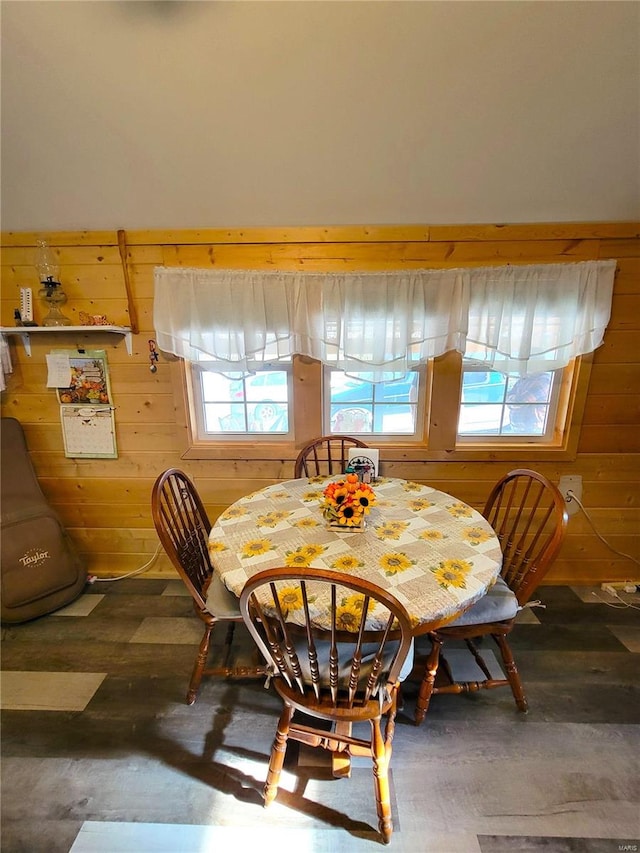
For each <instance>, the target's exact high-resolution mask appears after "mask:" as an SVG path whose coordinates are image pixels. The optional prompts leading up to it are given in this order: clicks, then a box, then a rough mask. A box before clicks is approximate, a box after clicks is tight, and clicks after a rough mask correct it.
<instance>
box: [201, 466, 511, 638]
mask: <svg viewBox="0 0 640 853" xmlns="http://www.w3.org/2000/svg"><path fill="white" fill-rule="evenodd" d="M336 479H339V478H337V477H328V478H317V477H316V478H312V479H300V480H289V481H287V482H283V483H278V484H276V485H273V486H268V487H266V488H264V489H261V490H260V491H258V492H254V493H253V494H250V495H247V496H246V497H244V498H241V499H240V500H239V501H237V502H236V503H234V504H233V505H232V506H230V507H229V508H228V509H227V510H225V512H223V513H222V515H220V517H219V518H218V519H217V521H216V522H215V524H214V525H213V527H212V529H211V534H210V537H209V553H210V556H211V560H212V563H213V566H214V569H215V571H216V572H217V573H218V574H219V575H220V577H221V578H222V580H223V582H224V584H225V586H226V587H227V588H228V589H229V590H231V592H233V593H235V594H236V595H238V596H239V595H240V593H241V591H242V588H243V586H244V584H245V583H246V581H247V580H248V579H249V578H250V577H252V575H254V574H256V573H257V572H260V571H262V570H264V569H268V568H274V567H277V566H294V567H305V566H316V567H323V568H327V569H333V570H334V571H342V572H345V574H349V575H352V576H357V577H361V578H365V579H366V580H369V581H371V582H372V583H374V584H377V585H378V586H380V587H382V588H384V589H387V590H390V591H391V592H392V593H393V595H394V596H395V597H396V598H397V599H398V600H399V601H400V602H402V604H404V606H405V607H406V608H407V610H408V611H409V614H410V615H411V619H412V623H413V625H414V628H415V631H416V633H420V632H421V631H426V630H429V629H431V628H433V627H435V626H436V625H438V624H442V623H444V622H447V621H450V620H451V619H454V618H455V617H456V616H457V614H459V613H460V612H461V611H462V610H464V609H466V608H467V607H469V606H470V605H471V604H473V603H474V602H475V601H477V600H478V599H479V598H481V597H482V596H483V595H484V594H485V592H486V590H487V589H488V588H489V587H490V586H491V585H492V584H493V583H494V581H495V579H496V577H497V575H498V573H499V571H500V566H501V562H502V554H501V551H500V545H499V543H498V540H497V537H496V535H495V533H494V531H493V529H492V528H491V526H490V525H489V524H488V522H487V521H485V519H484V518H483V517H482V516H481V515H480V513H479V512H477V511H476V510H474V509H473V508H472V507H470V506H468V505H467V504H465V503H462V502H461V501H459V500H457V499H456V498H455V497H452V496H451V495H448V494H446V493H445V492H440V491H437V490H436V489H433V488H431V487H429V486H425V485H422V484H420V483H413V482H410V481H407V480H398V479H390V478H380V479H378V480H377V481H376V482H375V483H374V484H373V488H374V491H375V494H376V504H375V506H373V507H372V509H371V512H370V513H369V515H368V516H367V517H366V528H365V530H364V531H363V532H350V531H349V530H348V528H347V529H345V530H342V529H340V530H336V529H335V528H330V527H328V526H327V522H326V521H325V519H324V517H323V514H322V505H321V502H322V492H323V489H324V487H325V486H326V485H327V484H328V483H329V482H331V480H336ZM321 610H322V608H321V607H320V606H319V607H318V622H319V624H321V625H322V613H321ZM323 627H327V626H323Z"/></svg>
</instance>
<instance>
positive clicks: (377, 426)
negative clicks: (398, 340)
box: [324, 368, 424, 437]
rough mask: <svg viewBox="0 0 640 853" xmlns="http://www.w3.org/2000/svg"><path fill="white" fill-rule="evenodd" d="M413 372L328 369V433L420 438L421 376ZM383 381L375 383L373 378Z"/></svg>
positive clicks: (326, 369) (416, 371)
mask: <svg viewBox="0 0 640 853" xmlns="http://www.w3.org/2000/svg"><path fill="white" fill-rule="evenodd" d="M423 373H424V371H418V370H411V371H408V372H407V373H406V374H404V375H403V376H401V377H397V375H396V374H393V373H382V374H380V375H379V376H375V377H374V375H373V374H372V373H366V372H365V373H349V374H346V373H345V372H344V371H342V370H335V369H332V368H325V389H326V392H327V393H326V394H325V404H324V423H325V432H327V433H339V434H344V433H348V434H349V435H375V436H376V437H383V436H393V435H400V436H407V437H408V436H416V435H417V434H418V433H419V421H418V411H419V409H418V399H419V396H420V395H419V391H420V376H421V374H423ZM374 378H375V379H377V380H381V381H377V382H373V381H372V380H373V379H374Z"/></svg>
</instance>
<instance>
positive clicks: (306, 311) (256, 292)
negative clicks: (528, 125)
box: [154, 260, 616, 375]
mask: <svg viewBox="0 0 640 853" xmlns="http://www.w3.org/2000/svg"><path fill="white" fill-rule="evenodd" d="M615 268H616V261H614V260H607V261H583V262H579V263H569V264H536V265H527V266H502V267H478V268H468V269H467V268H463V269H433V270H425V269H422V270H393V271H388V272H344V273H315V272H314V273H307V272H282V271H270V270H267V271H254V270H249V271H247V270H216V269H214V270H205V269H191V268H180V267H157V268H156V269H155V299H154V325H155V330H156V342H157V344H158V346H159V347H160V348H161V349H162V350H164V351H165V352H169V353H173V354H175V355H177V356H180V357H181V358H185V359H188V360H189V361H211V362H216V363H217V365H219V367H218V369H221V370H226V371H229V372H230V371H238V372H243V373H244V372H250V371H251V370H252V369H255V364H256V362H258V363H262V362H272V361H278V360H282V359H288V358H290V357H291V356H292V355H293V354H294V353H298V354H302V355H307V356H310V357H312V358H316V359H319V360H320V361H322V362H323V363H326V364H331V365H333V366H335V367H340V368H342V369H345V370H347V371H349V370H350V371H372V372H373V373H376V372H381V371H385V372H389V371H393V372H404V371H406V370H407V369H408V368H411V367H412V366H415V365H417V364H420V363H423V362H425V361H427V360H428V359H430V358H433V357H434V356H438V355H442V354H443V353H445V352H447V351H449V350H457V351H459V352H461V353H464V354H465V357H466V358H473V359H477V360H478V361H481V362H482V363H483V364H485V365H488V366H492V367H493V368H494V369H496V370H500V371H503V372H517V373H520V374H522V375H526V374H531V373H538V372H542V371H546V370H553V369H556V368H559V367H564V366H565V365H566V364H568V362H569V360H570V359H572V358H574V357H576V356H578V355H583V354H585V353H588V352H592V351H593V350H594V349H596V347H598V346H599V345H600V344H601V343H602V339H603V335H604V331H605V328H606V326H607V323H608V321H609V316H610V312H611V297H612V293H613V278H614V273H615Z"/></svg>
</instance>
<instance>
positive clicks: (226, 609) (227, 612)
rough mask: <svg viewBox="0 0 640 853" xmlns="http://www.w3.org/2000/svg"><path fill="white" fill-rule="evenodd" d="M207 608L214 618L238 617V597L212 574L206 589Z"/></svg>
mask: <svg viewBox="0 0 640 853" xmlns="http://www.w3.org/2000/svg"><path fill="white" fill-rule="evenodd" d="M207 610H208V611H209V613H211V615H212V616H215V617H216V619H240V618H241V616H240V599H239V598H236V596H235V595H234V594H233V593H232V592H229V590H228V589H227V588H226V586H225V585H224V584H223V583H222V581H221V580H220V578H219V577H218V575H216V574H213V575H212V577H211V582H210V584H209V588H208V589H207Z"/></svg>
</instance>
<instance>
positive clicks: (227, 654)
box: [222, 622, 236, 667]
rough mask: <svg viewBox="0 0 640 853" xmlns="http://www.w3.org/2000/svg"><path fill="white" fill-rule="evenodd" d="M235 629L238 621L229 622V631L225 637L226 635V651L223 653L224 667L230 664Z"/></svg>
mask: <svg viewBox="0 0 640 853" xmlns="http://www.w3.org/2000/svg"><path fill="white" fill-rule="evenodd" d="M235 629H236V623H235V622H229V624H228V625H227V633H226V634H225V637H224V652H223V655H222V666H223V667H227V666H229V659H230V657H231V645H232V643H233V634H234V631H235Z"/></svg>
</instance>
